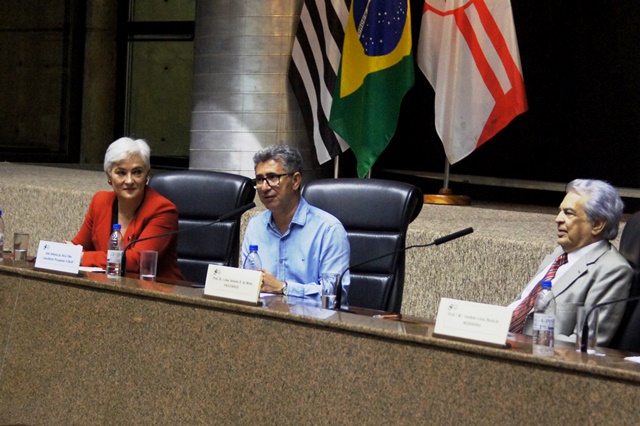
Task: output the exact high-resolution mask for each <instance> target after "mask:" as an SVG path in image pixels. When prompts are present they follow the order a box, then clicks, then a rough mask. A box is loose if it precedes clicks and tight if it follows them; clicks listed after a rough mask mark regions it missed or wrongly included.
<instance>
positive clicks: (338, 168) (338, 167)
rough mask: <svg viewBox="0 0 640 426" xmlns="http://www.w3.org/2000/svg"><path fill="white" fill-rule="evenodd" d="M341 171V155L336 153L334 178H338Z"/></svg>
mask: <svg viewBox="0 0 640 426" xmlns="http://www.w3.org/2000/svg"><path fill="white" fill-rule="evenodd" d="M339 171H340V156H339V155H336V157H335V158H334V159H333V178H334V179H338V175H339V174H340V173H339Z"/></svg>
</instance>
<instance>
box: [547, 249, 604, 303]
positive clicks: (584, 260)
mask: <svg viewBox="0 0 640 426" xmlns="http://www.w3.org/2000/svg"><path fill="white" fill-rule="evenodd" d="M609 248H610V245H609V244H606V245H603V246H601V247H599V248H596V249H593V250H591V251H590V252H589V253H587V254H586V255H584V256H582V257H581V258H580V259H578V260H577V261H575V262H574V264H573V265H571V267H570V268H569V270H568V271H567V272H565V273H564V274H563V275H562V276H561V277H560V278H558V279H557V280H556V281H555V282H554V283H553V287H552V291H553V294H554V295H555V296H556V297H558V296H559V295H561V294H562V293H563V292H564V291H566V290H567V289H568V288H569V287H571V285H573V283H575V282H576V280H577V279H578V278H580V277H581V276H582V275H584V274H586V273H587V270H588V268H589V265H591V264H593V263H595V261H596V260H598V259H599V258H600V256H602V255H603V254H605V253H606V252H607V251H608V250H609Z"/></svg>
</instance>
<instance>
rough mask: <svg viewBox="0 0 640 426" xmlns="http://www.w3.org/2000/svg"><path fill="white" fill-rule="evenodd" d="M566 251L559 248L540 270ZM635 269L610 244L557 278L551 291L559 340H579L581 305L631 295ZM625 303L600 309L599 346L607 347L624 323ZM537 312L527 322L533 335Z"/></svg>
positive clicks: (591, 253)
mask: <svg viewBox="0 0 640 426" xmlns="http://www.w3.org/2000/svg"><path fill="white" fill-rule="evenodd" d="M561 254H562V247H558V248H557V249H556V250H555V251H554V252H553V253H552V254H550V255H549V256H547V257H546V258H545V259H544V260H543V261H542V263H541V264H540V267H539V269H538V272H536V275H537V274H538V273H540V272H541V271H542V269H543V268H548V267H549V265H550V264H551V262H553V259H555V258H557V257H558V256H560V255H561ZM632 276H633V270H632V269H631V266H629V263H627V261H626V260H625V258H624V257H622V255H621V254H620V253H618V250H616V248H615V247H613V246H612V245H611V244H607V246H605V247H600V248H598V249H594V250H592V251H590V252H589V253H587V254H586V255H584V256H583V257H582V258H580V259H579V260H578V261H577V262H574V263H573V265H571V266H570V268H569V270H568V271H566V272H565V273H564V274H563V275H562V276H561V277H559V278H558V279H557V280H555V281H554V283H553V287H552V289H551V291H552V292H553V294H554V296H555V298H556V333H555V334H556V339H558V340H565V341H569V342H572V343H575V339H576V336H575V328H576V312H577V309H578V306H581V305H584V306H594V305H597V304H598V303H602V302H607V301H612V300H616V299H624V298H626V297H628V296H629V289H630V287H631V279H632ZM624 309H625V303H617V304H613V305H610V306H606V307H604V308H601V309H600V314H599V316H598V341H597V346H606V345H607V344H608V343H609V341H611V339H612V338H613V335H614V334H615V332H616V329H617V328H618V325H619V324H620V320H621V319H622V315H623V314H624ZM532 328H533V315H532V314H531V315H529V317H528V318H527V322H526V323H525V328H524V333H525V334H531V333H532V331H533V330H532Z"/></svg>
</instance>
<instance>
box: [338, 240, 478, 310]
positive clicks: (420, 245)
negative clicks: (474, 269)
mask: <svg viewBox="0 0 640 426" xmlns="http://www.w3.org/2000/svg"><path fill="white" fill-rule="evenodd" d="M472 232H473V228H465V229H462V230H460V231H457V232H454V233H453V234H449V235H445V236H444V237H440V238H436V239H435V240H433V241H432V242H430V243H428V244H414V245H411V246H407V247H403V248H401V249H399V250H394V251H392V252H389V253H385V254H383V255H381V256H376V257H374V258H371V259H368V260H365V261H364V262H358V263H356V264H354V265H349V266H348V267H347V268H346V269H345V270H344V271H342V274H340V276H339V277H338V284H337V289H336V310H339V309H340V307H341V305H342V277H343V276H344V274H346V273H347V271H348V270H349V269H351V268H356V267H358V266H362V265H365V264H367V263H369V262H373V261H376V260H378V259H382V258H384V257H387V256H391V255H394V254H396V253H402V252H404V251H407V250H409V249H414V248H420V247H429V246H438V245H440V244H443V243H447V242H449V241H451V240H455V239H457V238H460V237H464V236H465V235H469V234H471V233H472Z"/></svg>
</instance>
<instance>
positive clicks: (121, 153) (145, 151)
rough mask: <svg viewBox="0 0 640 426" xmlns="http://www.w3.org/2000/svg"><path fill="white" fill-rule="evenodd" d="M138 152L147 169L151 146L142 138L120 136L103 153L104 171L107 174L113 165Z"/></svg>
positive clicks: (149, 161) (149, 166) (149, 163)
mask: <svg viewBox="0 0 640 426" xmlns="http://www.w3.org/2000/svg"><path fill="white" fill-rule="evenodd" d="M135 154H138V155H140V157H142V161H144V164H145V166H146V168H147V170H149V169H150V168H151V148H149V144H147V142H146V141H145V140H143V139H131V138H127V137H124V138H120V139H118V140H116V141H114V142H112V143H111V145H109V148H107V152H106V153H105V154H104V171H105V173H106V174H109V172H110V171H111V169H112V168H113V166H114V165H115V164H116V163H118V162H120V161H122V160H124V159H125V158H128V157H130V156H132V155H135Z"/></svg>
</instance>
